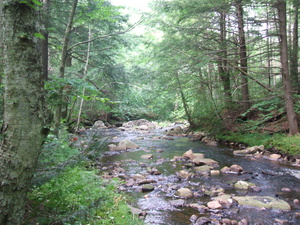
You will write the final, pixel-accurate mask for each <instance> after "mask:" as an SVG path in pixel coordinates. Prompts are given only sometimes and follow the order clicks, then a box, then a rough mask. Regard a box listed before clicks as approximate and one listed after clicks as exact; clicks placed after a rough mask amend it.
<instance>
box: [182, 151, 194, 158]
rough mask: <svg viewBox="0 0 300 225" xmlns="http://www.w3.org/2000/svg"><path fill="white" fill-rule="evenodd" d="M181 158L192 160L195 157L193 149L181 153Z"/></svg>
mask: <svg viewBox="0 0 300 225" xmlns="http://www.w3.org/2000/svg"><path fill="white" fill-rule="evenodd" d="M182 158H184V159H188V160H193V159H194V158H195V156H194V153H193V150H191V149H190V150H188V151H186V152H185V153H183V155H182Z"/></svg>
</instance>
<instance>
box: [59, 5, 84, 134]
mask: <svg viewBox="0 0 300 225" xmlns="http://www.w3.org/2000/svg"><path fill="white" fill-rule="evenodd" d="M77 3H78V0H74V2H73V5H72V9H71V11H70V16H69V21H68V25H67V28H66V31H65V36H64V42H63V47H62V52H61V58H60V66H59V77H60V78H64V77H65V68H66V61H67V57H68V46H69V41H70V35H71V31H72V26H73V21H74V17H75V12H76V8H77ZM63 88H64V87H61V88H60V90H59V92H58V98H59V99H58V106H57V108H56V113H55V128H58V127H59V126H60V121H61V119H62V109H63V108H66V103H65V102H64V99H63Z"/></svg>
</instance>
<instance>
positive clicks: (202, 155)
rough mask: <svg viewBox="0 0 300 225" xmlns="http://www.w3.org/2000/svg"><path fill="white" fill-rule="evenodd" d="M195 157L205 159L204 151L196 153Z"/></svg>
mask: <svg viewBox="0 0 300 225" xmlns="http://www.w3.org/2000/svg"><path fill="white" fill-rule="evenodd" d="M194 158H198V159H204V154H202V153H194Z"/></svg>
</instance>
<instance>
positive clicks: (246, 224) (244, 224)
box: [238, 219, 249, 225]
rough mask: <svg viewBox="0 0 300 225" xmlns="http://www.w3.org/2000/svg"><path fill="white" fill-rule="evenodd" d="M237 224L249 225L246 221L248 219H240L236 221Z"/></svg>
mask: <svg viewBox="0 0 300 225" xmlns="http://www.w3.org/2000/svg"><path fill="white" fill-rule="evenodd" d="M238 225H249V223H248V220H246V219H242V220H241V221H240V222H239V223H238Z"/></svg>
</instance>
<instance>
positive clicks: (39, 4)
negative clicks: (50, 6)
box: [32, 0, 43, 6]
mask: <svg viewBox="0 0 300 225" xmlns="http://www.w3.org/2000/svg"><path fill="white" fill-rule="evenodd" d="M32 2H33V4H36V5H37V6H42V5H43V4H42V3H41V2H39V1H38V0H32Z"/></svg>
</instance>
